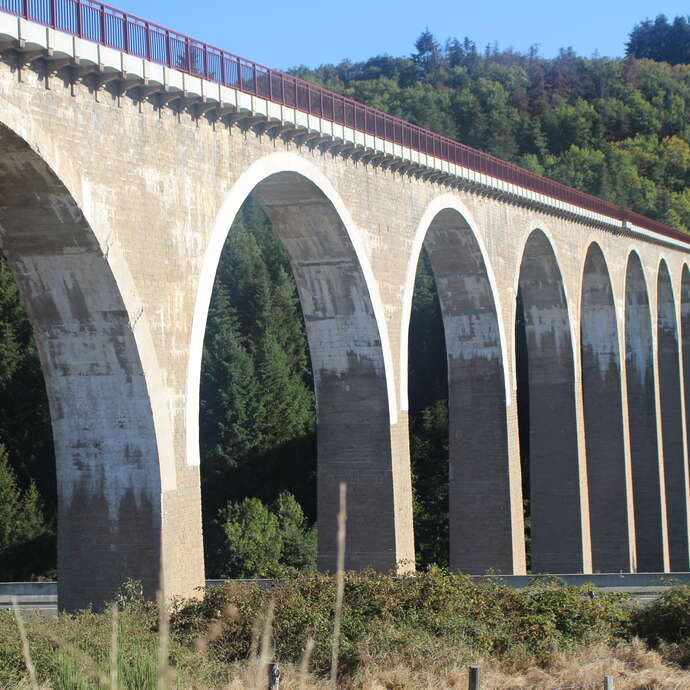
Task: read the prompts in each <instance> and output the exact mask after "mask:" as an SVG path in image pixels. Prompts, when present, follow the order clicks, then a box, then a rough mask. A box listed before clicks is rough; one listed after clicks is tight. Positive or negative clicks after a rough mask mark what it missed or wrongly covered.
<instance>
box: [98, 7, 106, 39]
mask: <svg viewBox="0 0 690 690" xmlns="http://www.w3.org/2000/svg"><path fill="white" fill-rule="evenodd" d="M100 13H101V43H102V44H103V45H107V43H106V36H107V35H108V29H107V25H106V21H105V6H104V5H101V7H100Z"/></svg>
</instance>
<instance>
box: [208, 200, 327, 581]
mask: <svg viewBox="0 0 690 690" xmlns="http://www.w3.org/2000/svg"><path fill="white" fill-rule="evenodd" d="M203 357H204V358H203V364H202V372H201V415H200V416H201V419H200V422H201V424H200V427H201V438H200V441H201V455H202V459H203V460H202V465H201V467H202V491H203V507H204V537H205V546H206V553H207V554H209V559H208V561H209V565H208V570H207V573H208V574H209V576H216V575H220V574H222V573H248V574H255V573H258V572H264V571H266V570H267V569H269V570H270V569H273V568H274V567H275V566H276V564H277V561H276V559H275V558H274V556H275V554H273V553H271V550H270V548H269V547H268V545H267V544H266V543H263V546H262V548H261V549H260V552H261V555H260V556H259V555H258V554H253V555H252V554H251V553H250V551H251V548H250V544H249V541H248V540H246V539H245V540H244V542H242V544H243V545H240V544H238V547H237V548H238V549H239V551H238V552H237V553H236V554H234V555H231V554H229V553H226V550H227V539H228V535H229V534H231V535H234V534H235V531H233V530H235V527H233V525H235V524H236V523H237V520H240V515H239V514H237V511H239V510H241V511H244V512H243V517H242V520H245V521H248V524H251V525H254V526H255V527H256V529H257V530H259V531H260V529H261V528H260V526H261V525H262V524H264V523H262V522H261V519H262V518H261V515H260V513H261V509H262V510H264V511H265V510H267V508H266V507H265V506H263V504H262V503H261V501H264V502H266V503H270V502H272V501H274V500H276V499H278V497H279V495H280V493H281V492H282V491H284V490H286V489H287V490H288V491H290V492H291V493H293V494H294V495H295V496H296V497H297V499H298V501H299V504H300V506H302V507H303V508H304V510H305V512H306V513H307V519H308V521H309V522H313V521H314V519H315V513H316V504H315V493H316V487H315V477H316V436H315V419H314V415H315V413H314V407H315V403H314V393H313V384H312V375H311V369H310V365H309V358H308V349H307V342H306V334H305V329H304V323H303V319H302V314H301V310H300V306H299V299H298V296H297V288H296V285H295V281H294V278H293V277H292V272H291V268H290V263H289V260H288V257H287V254H286V253H285V250H284V249H283V246H282V243H281V241H280V238H279V237H278V236H277V234H276V233H275V232H274V231H273V229H272V227H271V225H270V223H269V221H268V219H267V218H266V216H265V215H264V214H263V212H262V211H261V210H260V209H259V207H258V206H257V205H256V204H254V203H253V201H252V200H251V198H250V199H249V200H248V201H247V203H245V205H244V206H243V207H242V209H241V210H240V212H239V214H238V216H237V218H236V220H235V222H234V223H233V226H232V228H231V229H230V232H229V235H228V239H227V241H226V244H225V247H224V249H223V252H222V254H221V258H220V264H219V267H218V272H217V275H216V282H215V285H214V290H213V295H212V298H211V306H210V310H209V316H208V322H207V328H206V340H205V347H204V356H203ZM246 496H255V497H256V498H257V501H258V503H257V504H251V505H250V504H246V505H245V504H242V503H241V502H242V500H243V499H244V498H245V497H246ZM228 501H229V502H230V504H228ZM259 505H260V506H261V509H260V508H259ZM240 506H243V507H240ZM228 511H230V512H228ZM250 514H251V519H250ZM274 517H275V516H274ZM266 520H267V522H266V523H265V524H264V526H265V527H266V528H267V529H268V528H269V527H270V526H271V524H272V523H271V520H270V519H269V518H268V517H267V518H266ZM228 530H229V531H228ZM257 536H258V533H257ZM233 538H234V537H233ZM240 541H241V540H240ZM247 549H248V550H247ZM278 553H279V554H280V553H282V548H281V547H280V546H279V547H278ZM286 553H287V552H286ZM220 554H226V555H224V556H222V555H220ZM281 562H282V563H283V564H284V565H287V564H291V563H289V562H288V561H281Z"/></svg>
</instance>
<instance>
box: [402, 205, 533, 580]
mask: <svg viewBox="0 0 690 690" xmlns="http://www.w3.org/2000/svg"><path fill="white" fill-rule="evenodd" d="M424 230H425V235H424V240H423V250H424V251H425V253H426V257H428V262H429V264H430V267H431V271H432V273H433V280H434V282H435V287H436V291H437V294H438V304H439V307H440V312H441V316H442V319H443V331H444V340H445V355H446V366H447V386H448V387H447V391H448V468H449V469H448V523H449V525H448V527H449V564H450V568H451V570H453V571H461V572H468V573H484V572H486V571H487V570H490V569H494V570H497V571H499V572H505V573H512V572H515V571H516V570H517V571H518V572H519V571H521V570H522V569H523V568H524V552H523V549H522V542H521V535H520V537H519V538H518V539H517V540H516V538H515V535H516V531H517V532H518V533H521V527H522V526H521V525H519V526H516V525H515V515H516V514H518V515H519V510H518V511H516V510H515V506H514V505H513V502H514V501H515V500H517V501H518V503H519V502H520V498H519V489H518V491H517V495H518V498H517V499H516V491H515V487H514V486H512V484H513V479H514V478H513V477H512V475H511V472H510V458H509V448H508V431H507V416H506V388H505V375H504V368H503V348H502V343H501V336H500V329H499V323H498V317H497V308H496V303H495V299H494V294H493V288H492V285H491V282H490V278H489V272H488V269H487V266H486V263H485V260H484V257H483V255H482V251H481V248H480V245H479V243H478V241H477V238H476V236H475V234H474V231H473V230H472V229H471V227H470V225H469V224H468V222H467V221H466V219H465V218H464V217H463V215H462V214H461V213H460V212H459V211H458V210H456V209H454V208H446V209H443V210H440V211H439V212H438V213H436V215H435V216H434V217H433V219H432V220H431V223H430V224H429V226H428V229H426V228H425V229H424ZM419 261H420V263H422V262H423V261H424V257H423V256H422V257H421V258H420V259H419ZM413 326H414V323H413V322H411V324H410V328H412V327H413ZM414 337H415V334H414V333H413V332H411V333H410V341H411V342H412V341H414ZM411 351H412V348H411ZM412 354H413V353H412ZM440 354H441V353H440V352H439V355H440ZM409 366H410V370H411V376H412V377H414V374H415V372H414V367H415V362H414V361H412V359H411V360H410V362H409ZM415 383H416V382H415V380H414V378H412V379H411V390H412V392H413V393H414V389H415ZM422 385H424V382H422ZM413 412H414V409H413Z"/></svg>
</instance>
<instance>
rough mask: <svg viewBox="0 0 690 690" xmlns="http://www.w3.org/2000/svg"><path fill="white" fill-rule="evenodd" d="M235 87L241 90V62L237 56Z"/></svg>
mask: <svg viewBox="0 0 690 690" xmlns="http://www.w3.org/2000/svg"><path fill="white" fill-rule="evenodd" d="M237 88H238V89H239V90H240V91H242V64H241V63H240V59H239V58H237Z"/></svg>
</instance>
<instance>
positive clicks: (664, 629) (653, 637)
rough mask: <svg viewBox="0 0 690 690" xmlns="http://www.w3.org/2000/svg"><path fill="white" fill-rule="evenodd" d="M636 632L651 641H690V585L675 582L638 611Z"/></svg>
mask: <svg viewBox="0 0 690 690" xmlns="http://www.w3.org/2000/svg"><path fill="white" fill-rule="evenodd" d="M633 630H634V632H635V633H636V634H637V635H639V636H640V637H642V638H643V639H645V640H647V641H648V642H650V643H652V644H658V643H659V642H661V641H664V642H678V643H681V642H690V586H689V585H676V586H674V587H670V588H669V589H667V590H666V591H665V592H663V593H662V594H661V595H660V596H659V597H658V598H657V599H655V600H654V602H653V603H651V604H650V605H649V606H646V607H641V608H640V609H638V610H637V611H636V614H635V616H634V619H633Z"/></svg>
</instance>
